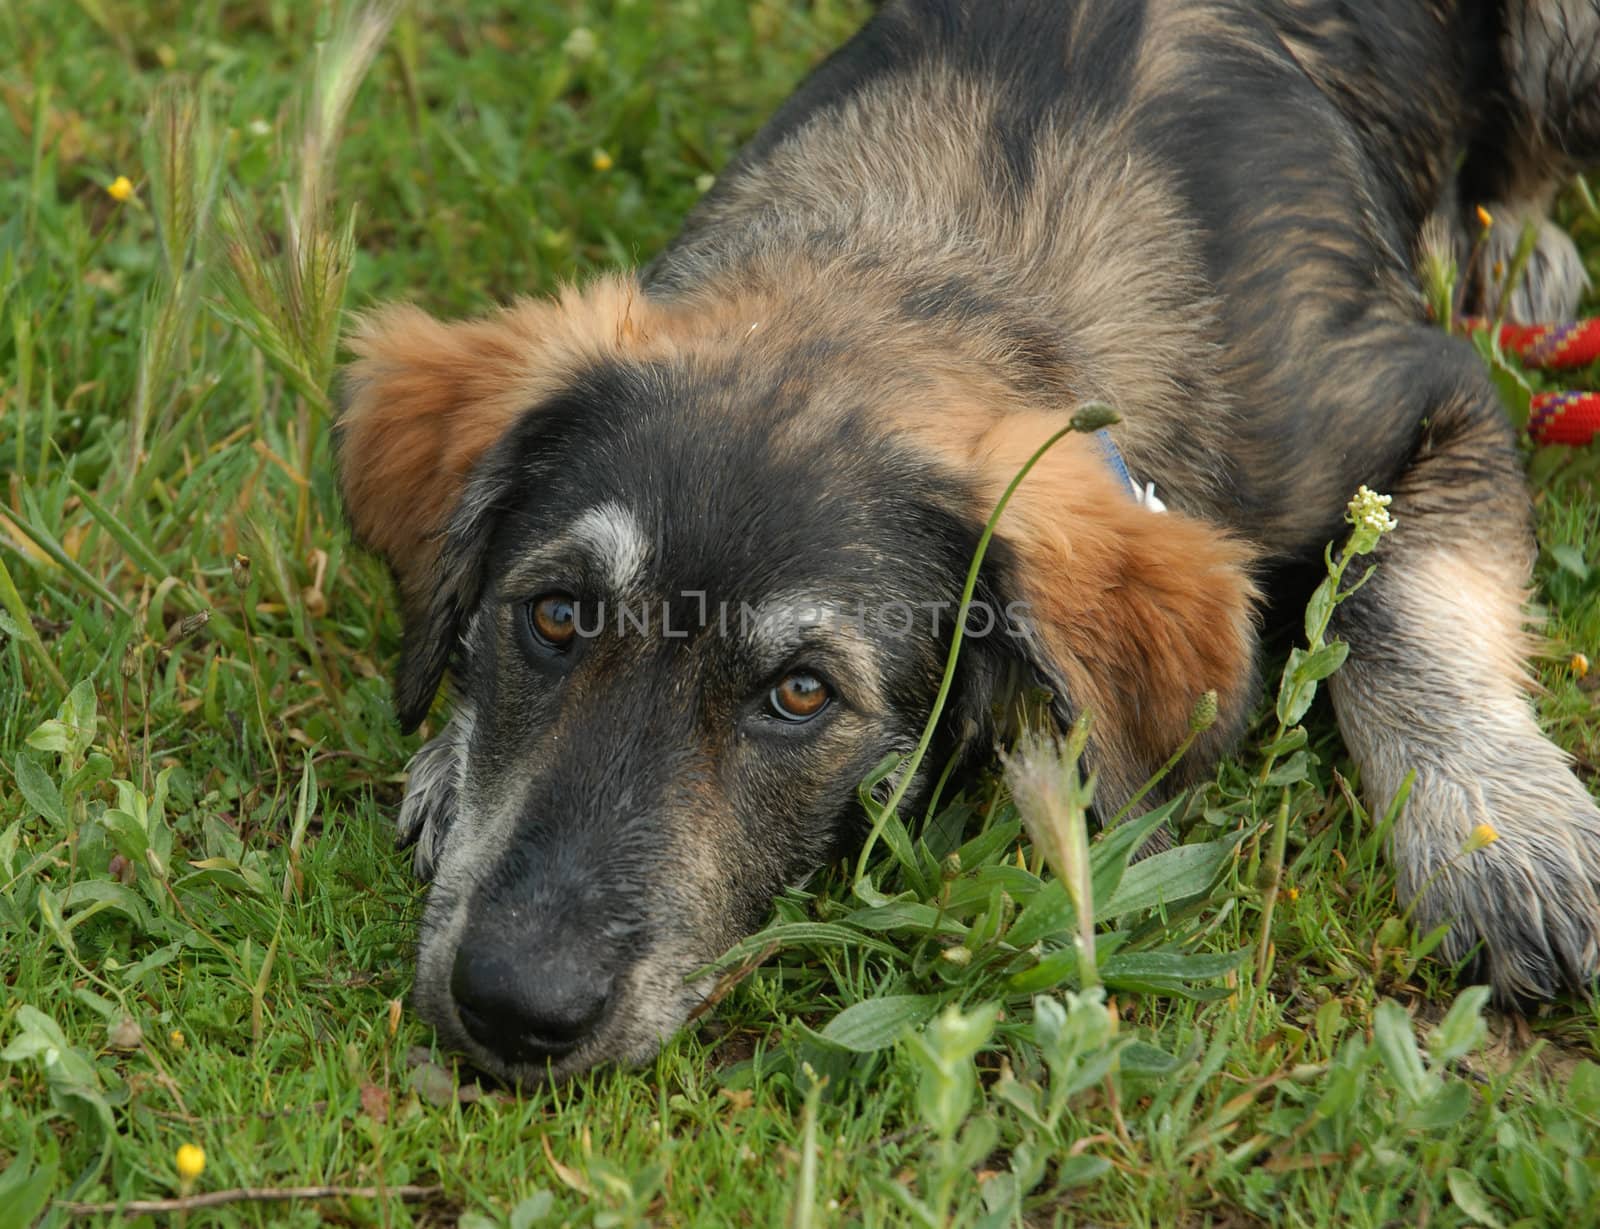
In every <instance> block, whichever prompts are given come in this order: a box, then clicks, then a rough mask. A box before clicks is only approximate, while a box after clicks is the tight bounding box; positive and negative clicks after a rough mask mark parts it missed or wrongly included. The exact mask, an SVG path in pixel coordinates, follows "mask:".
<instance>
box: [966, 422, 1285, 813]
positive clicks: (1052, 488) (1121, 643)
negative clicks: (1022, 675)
mask: <svg viewBox="0 0 1600 1229" xmlns="http://www.w3.org/2000/svg"><path fill="white" fill-rule="evenodd" d="M1029 420H1032V421H1031V422H1030V421H1029ZM1038 425H1039V424H1038V421H1037V420H1035V419H1033V416H1031V415H1021V416H1018V417H1017V418H1015V419H1003V420H1001V423H1000V424H999V425H997V426H996V427H995V428H994V429H993V430H991V431H990V432H989V433H988V434H987V435H986V437H985V440H984V450H983V453H982V455H983V458H984V459H983V472H984V475H985V485H988V486H989V487H990V488H991V490H990V494H992V495H993V496H995V497H996V498H997V497H998V495H999V492H1000V490H1002V489H1003V488H1004V485H1005V484H1006V483H1007V482H1009V481H1010V479H1011V477H1012V476H1014V475H1015V474H1016V472H1017V471H1018V470H1019V469H1021V467H1022V465H1023V463H1024V462H1025V461H1026V460H1027V458H1028V456H1029V455H1031V453H1032V451H1033V449H1034V448H1036V447H1037V446H1038V444H1039V443H1041V442H1042V441H1043V439H1045V438H1048V436H1049V434H1050V432H1049V430H1044V431H1042V432H1041V431H1040V430H1038V429H1036V428H1037V427H1038ZM990 506H991V507H992V503H991V505H990ZM996 536H997V538H998V539H999V540H1000V541H1002V542H1004V543H1005V547H1006V550H1005V552H1004V558H1005V560H1006V562H1005V563H1004V564H1003V566H1004V567H1005V568H1006V570H1007V572H1008V573H1009V574H1008V575H1003V576H1000V577H998V578H997V583H998V585H999V587H1000V588H1001V589H1002V590H1004V591H1005V592H1006V593H1007V594H1008V595H1009V597H1010V598H1011V600H1012V601H1020V602H1021V603H1023V606H1022V607H1020V608H1019V614H1020V615H1021V622H1022V624H1023V633H1024V636H1023V639H1024V643H1025V644H1026V645H1027V653H1028V656H1029V657H1030V659H1031V660H1032V663H1033V665H1034V666H1035V668H1036V669H1037V671H1038V672H1039V673H1040V674H1041V675H1043V676H1044V678H1045V680H1046V681H1047V682H1048V683H1049V685H1050V687H1051V689H1052V690H1053V691H1054V692H1055V693H1056V697H1057V700H1056V707H1057V711H1058V715H1059V716H1060V717H1062V718H1063V719H1066V720H1070V719H1072V718H1073V717H1075V716H1077V715H1078V714H1080V713H1083V712H1088V713H1089V714H1090V722H1091V725H1090V742H1089V755H1090V759H1091V767H1092V768H1093V769H1094V770H1095V771H1096V772H1097V773H1098V777H1099V784H1098V787H1097V804H1098V809H1099V810H1100V811H1101V813H1102V814H1103V815H1109V814H1111V813H1113V812H1114V811H1115V810H1116V809H1117V808H1119V807H1120V806H1121V805H1122V803H1124V802H1125V801H1127V799H1128V798H1129V797H1130V796H1131V795H1132V794H1133V793H1134V792H1135V791H1136V790H1137V789H1138V788H1139V787H1140V786H1141V785H1143V784H1144V782H1145V781H1146V780H1148V779H1149V777H1150V776H1151V775H1152V774H1153V773H1154V772H1155V771H1156V770H1157V769H1158V768H1159V767H1160V766H1161V765H1162V763H1164V762H1165V761H1166V759H1167V758H1168V757H1169V756H1171V754H1172V753H1173V752H1174V751H1176V750H1177V748H1178V746H1179V744H1180V743H1182V741H1183V739H1184V737H1185V736H1186V735H1187V733H1188V724H1189V718H1190V714H1191V713H1192V712H1193V711H1194V707H1195V703H1196V701H1197V700H1198V699H1199V698H1200V697H1201V696H1202V695H1203V694H1204V693H1206V692H1207V691H1215V692H1216V693H1217V697H1218V717H1217V721H1216V723H1215V724H1214V725H1213V726H1212V727H1211V729H1210V731H1209V732H1208V733H1207V734H1205V735H1203V736H1202V737H1201V739H1199V740H1198V741H1197V744H1196V746H1195V748H1194V750H1193V751H1192V752H1191V757H1190V758H1191V761H1192V762H1194V763H1195V764H1198V765H1209V764H1210V762H1211V761H1212V759H1213V758H1214V756H1215V755H1216V754H1218V753H1219V752H1220V751H1221V749H1222V748H1223V747H1224V746H1225V745H1226V744H1227V742H1229V741H1230V740H1232V739H1233V738H1234V737H1236V736H1237V734H1238V732H1239V730H1240V728H1241V727H1242V726H1243V723H1244V720H1245V718H1246V717H1247V715H1248V710H1249V706H1250V705H1251V703H1252V702H1253V700H1254V698H1255V696H1256V692H1257V681H1256V680H1257V673H1256V648H1257V629H1256V603H1257V600H1258V597H1259V593H1258V591H1257V589H1256V587H1255V584H1254V583H1253V581H1252V579H1251V576H1250V565H1251V554H1250V551H1249V550H1248V549H1247V548H1246V547H1245V546H1244V545H1243V544H1242V543H1240V542H1238V541H1237V540H1235V539H1233V538H1231V537H1229V536H1227V535H1226V534H1225V533H1223V532H1222V531H1220V530H1218V529H1217V528H1215V527H1213V526H1210V525H1207V524H1205V523H1203V522H1201V521H1199V520H1196V519H1194V518H1191V517H1187V516H1184V515H1182V514H1181V513H1178V512H1164V513H1158V512H1153V511H1151V510H1149V509H1148V508H1146V507H1144V506H1143V505H1141V504H1140V503H1138V502H1136V501H1135V500H1134V499H1133V498H1132V496H1131V494H1130V492H1129V491H1128V489H1127V487H1126V485H1125V484H1124V483H1123V481H1122V480H1121V478H1120V477H1119V476H1118V475H1116V474H1115V473H1114V472H1113V471H1112V470H1111V468H1110V466H1109V465H1108V463H1107V462H1106V460H1105V458H1104V456H1103V455H1101V453H1100V450H1099V448H1098V446H1097V445H1096V444H1095V443H1094V442H1092V441H1090V440H1087V439H1084V438H1082V437H1078V436H1068V437H1067V438H1066V439H1064V440H1062V441H1060V442H1059V443H1058V444H1056V446H1055V447H1054V449H1053V450H1052V451H1051V452H1050V453H1047V454H1046V455H1045V457H1044V458H1043V459H1042V460H1041V461H1040V462H1039V463H1038V465H1036V466H1035V467H1034V469H1033V470H1032V471H1031V472H1030V473H1029V475H1028V477H1027V478H1025V479H1024V480H1023V482H1022V485H1021V486H1020V487H1019V488H1018V489H1017V492H1016V494H1015V495H1014V496H1013V497H1012V500H1011V502H1010V504H1009V505H1008V506H1007V508H1006V511H1005V513H1004V514H1003V516H1002V517H1001V520H1000V523H999V527H998V529H997V534H996ZM1178 780H1180V781H1181V780H1182V774H1181V773H1180V775H1179V778H1178Z"/></svg>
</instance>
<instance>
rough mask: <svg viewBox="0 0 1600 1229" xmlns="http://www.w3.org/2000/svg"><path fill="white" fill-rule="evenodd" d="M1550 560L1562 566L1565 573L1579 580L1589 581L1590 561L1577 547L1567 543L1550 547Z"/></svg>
mask: <svg viewBox="0 0 1600 1229" xmlns="http://www.w3.org/2000/svg"><path fill="white" fill-rule="evenodd" d="M1548 550H1549V551H1550V558H1552V559H1554V560H1555V561H1556V563H1557V564H1559V565H1560V567H1561V570H1562V571H1563V572H1571V573H1572V575H1574V576H1576V577H1577V578H1578V579H1579V580H1588V579H1589V561H1588V560H1587V559H1585V558H1584V557H1583V551H1582V550H1581V549H1580V548H1578V547H1576V546H1569V545H1567V544H1565V543H1563V544H1561V545H1559V546H1552V547H1549V548H1548Z"/></svg>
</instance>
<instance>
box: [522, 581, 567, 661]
mask: <svg viewBox="0 0 1600 1229" xmlns="http://www.w3.org/2000/svg"><path fill="white" fill-rule="evenodd" d="M528 626H529V627H530V628H531V629H532V631H533V638H534V639H535V640H537V641H538V642H539V643H540V644H542V645H544V646H545V647H546V648H550V649H564V648H566V647H567V646H568V645H569V644H571V643H572V638H573V637H574V636H576V635H577V634H578V616H577V614H576V612H575V611H574V610H573V608H572V598H571V597H569V596H568V595H567V594H565V593H546V594H545V595H544V596H543V597H537V598H534V600H533V601H532V602H531V603H530V604H529V606H528Z"/></svg>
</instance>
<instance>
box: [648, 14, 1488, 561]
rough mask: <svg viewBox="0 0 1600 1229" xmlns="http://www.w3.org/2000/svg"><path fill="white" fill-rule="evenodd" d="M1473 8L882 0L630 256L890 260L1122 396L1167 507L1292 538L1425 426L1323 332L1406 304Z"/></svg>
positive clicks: (1388, 319) (922, 316)
mask: <svg viewBox="0 0 1600 1229" xmlns="http://www.w3.org/2000/svg"><path fill="white" fill-rule="evenodd" d="M1486 14H1487V6H1483V5H1477V6H1459V5H1455V4H1444V3H1439V4H1420V3H1416V2H1415V0H1404V2H1396V0H1379V2H1374V3H1363V4H1360V5H1352V4H1348V3H1339V2H1337V0H1303V2H1299V0H1273V2H1272V3H1268V4H1265V5H1262V4H1246V3H1239V2H1233V3H1228V2H1223V3H1217V2H1211V0H1152V2H1146V0H1126V2H1120V0H1119V2H1118V3H1095V2H1090V0H1077V2H1072V0H1069V2H1066V3H1060V2H1056V0H1049V2H1028V0H1024V2H1021V3H1007V4H991V3H983V4H973V3H963V2H961V0H899V2H896V3H891V4H889V5H886V6H885V7H884V8H883V9H882V10H881V11H880V12H879V13H878V14H877V16H876V17H875V18H874V19H873V20H872V21H871V22H870V23H869V24H868V25H867V26H866V28H865V29H863V30H862V31H861V33H860V34H859V35H858V36H857V37H856V38H855V39H854V40H853V41H852V42H851V43H850V44H848V45H847V46H846V47H845V48H843V49H841V50H840V51H839V52H837V53H836V54H835V55H834V56H832V57H831V58H830V59H829V60H828V61H826V62H825V63H824V64H823V65H822V66H821V67H820V68H819V69H818V70H817V71H816V72H815V74H814V75H813V76H812V77H811V78H810V79H809V80H808V81H807V82H806V83H805V85H803V86H802V87H801V89H800V90H799V91H798V92H797V93H796V94H795V95H794V96H793V97H792V98H791V99H790V100H789V102H788V103H786V104H785V105H784V107H782V108H781V109H780V110H779V111H778V113H777V114H776V115H775V116H774V117H773V119H772V120H771V121H770V123H769V124H768V125H767V126H766V127H765V128H764V129H763V130H762V131H761V132H760V133H759V134H758V135H757V136H756V138H755V139H754V140H753V141H752V142H751V143H750V144H749V145H748V146H747V147H746V148H745V150H744V151H743V152H742V153H741V154H740V156H739V157H738V158H737V159H736V160H735V162H734V163H733V165H732V166H731V167H730V168H729V169H728V171H727V172H726V173H725V174H724V175H723V176H722V178H721V179H720V180H719V181H718V183H717V185H716V186H715V187H714V188H713V190H712V191H711V193H709V194H708V196H707V197H706V199H705V200H704V201H703V202H702V203H701V205H700V207H699V208H698V209H697V210H696V211H695V213H694V214H693V215H691V217H690V219H689V221H688V223H687V224H686V226H685V228H684V230H683V232H682V234H681V235H680V236H679V238H678V239H677V240H676V241H675V242H674V243H673V245H672V246H671V247H670V248H669V249H668V250H667V251H666V252H665V253H664V254H663V255H662V256H661V257H660V258H658V259H657V261H656V262H655V263H654V265H653V266H652V267H651V269H650V270H649V271H648V273H647V276H646V285H647V286H648V287H649V289H650V290H651V291H652V293H655V294H659V295H663V296H666V295H673V294H687V293H692V292H694V291H696V290H700V289H702V288H704V287H707V286H709V285H711V284H713V283H716V282H719V281H723V280H725V279H731V280H735V281H738V282H740V283H741V284H748V283H749V282H750V281H751V280H752V279H757V280H761V279H765V280H769V281H772V282H774V283H779V284H783V285H785V286H787V287H790V288H791V289H792V288H794V287H796V286H802V285H805V284H807V283H814V291H813V292H814V293H815V294H817V295H819V296H833V295H840V296H845V297H856V296H859V294H860V293H861V286H862V284H863V283H867V284H871V285H873V286H874V287H875V288H882V290H883V292H884V293H885V294H892V295H893V296H896V297H897V298H898V300H899V305H900V308H901V309H902V310H903V311H904V313H905V314H906V315H907V316H909V317H912V318H915V319H917V320H918V321H923V322H925V321H928V320H935V321H938V322H942V323H944V324H946V325H947V326H948V327H949V328H950V329H951V330H952V331H953V332H959V333H961V334H963V335H964V336H965V337H966V338H967V339H968V341H969V343H970V340H971V338H973V337H974V336H983V335H988V336H989V337H990V338H991V342H990V349H991V350H992V351H993V353H995V354H996V355H998V356H999V358H1000V359H1001V360H1002V361H1003V365H1004V366H1006V367H1007V369H1008V370H1009V372H1010V378H1011V379H1012V380H1013V381H1014V382H1015V383H1017V384H1018V385H1019V386H1026V387H1033V388H1039V387H1046V388H1048V387H1056V388H1059V389H1061V390H1062V391H1063V393H1066V392H1068V391H1069V390H1070V393H1071V395H1073V396H1076V397H1080V398H1081V397H1085V396H1100V397H1104V398H1106V399H1108V400H1114V401H1115V403H1116V405H1117V407H1118V409H1119V411H1120V412H1121V414H1122V415H1123V418H1124V424H1123V426H1122V427H1121V428H1119V439H1120V442H1121V443H1122V445H1123V447H1124V448H1125V449H1126V451H1127V452H1128V454H1129V456H1130V459H1131V462H1132V463H1133V464H1134V465H1135V468H1137V469H1138V470H1139V471H1140V472H1142V473H1147V474H1150V475H1152V476H1155V477H1157V478H1159V479H1160V480H1161V481H1162V483H1163V484H1164V485H1165V486H1166V487H1168V488H1170V489H1171V490H1172V491H1173V493H1174V498H1175V499H1176V500H1177V501H1178V503H1179V506H1182V507H1187V508H1189V509H1191V510H1194V511H1199V512H1203V513H1204V514H1206V515H1208V516H1211V517H1217V518H1221V519H1223V520H1225V521H1227V522H1229V523H1232V524H1235V525H1239V526H1248V527H1249V528H1250V530H1251V532H1252V533H1253V534H1258V535H1263V536H1265V537H1266V539H1267V545H1268V546H1269V549H1271V550H1273V551H1275V552H1281V553H1282V554H1284V555H1286V556H1288V555H1293V554H1296V553H1301V552H1304V551H1306V550H1307V549H1313V548H1315V547H1316V546H1318V545H1319V544H1320V543H1321V542H1323V541H1325V540H1327V538H1328V537H1330V536H1332V534H1333V533H1334V532H1335V530H1336V528H1337V524H1338V518H1339V516H1340V515H1341V514H1342V510H1343V505H1344V500H1345V499H1346V498H1347V496H1348V493H1349V491H1350V490H1351V489H1353V487H1354V485H1355V484H1356V482H1358V481H1361V480H1374V481H1377V482H1382V483H1385V484H1387V483H1388V482H1389V481H1390V480H1392V478H1393V476H1394V474H1395V473H1396V472H1397V471H1398V470H1399V468H1400V466H1401V465H1402V464H1403V462H1404V459H1405V456H1406V454H1407V452H1408V450H1409V448H1410V447H1411V446H1412V444H1413V443H1414V438H1415V436H1414V430H1413V428H1414V424H1408V423H1404V422H1395V421H1392V420H1390V421H1385V420H1384V419H1383V418H1382V417H1381V416H1378V417H1374V416H1371V415H1363V416H1362V417H1361V419H1360V420H1359V421H1351V420H1350V418H1349V416H1348V415H1344V414H1341V413H1339V412H1338V411H1339V408H1340V406H1342V405H1343V404H1346V403H1347V402H1346V400H1345V397H1346V394H1347V392H1348V390H1347V389H1344V388H1340V389H1338V390H1337V393H1338V396H1339V399H1340V400H1339V403H1338V404H1333V403H1331V402H1330V400H1329V396H1328V394H1329V392H1330V391H1331V390H1330V389H1329V387H1328V386H1329V384H1330V383H1331V382H1333V381H1336V380H1341V381H1342V380H1345V379H1347V378H1348V376H1347V373H1346V371H1345V368H1346V367H1347V366H1348V364H1347V363H1346V362H1345V361H1344V358H1343V356H1340V357H1339V359H1338V362H1337V365H1335V366H1330V365H1329V364H1328V363H1326V362H1324V361H1323V355H1324V351H1325V349H1326V347H1327V345H1328V343H1329V339H1330V333H1331V332H1333V331H1338V332H1340V333H1341V337H1340V339H1339V344H1340V346H1341V347H1343V348H1348V347H1349V346H1350V345H1352V344H1359V339H1353V338H1351V337H1350V336H1349V334H1348V331H1347V327H1346V326H1347V325H1348V323H1349V321H1350V320H1351V319H1352V318H1353V317H1357V316H1361V315H1368V316H1372V317H1374V323H1379V322H1380V320H1379V318H1382V321H1381V322H1382V323H1392V322H1393V321H1394V320H1397V319H1414V318H1416V317H1417V316H1418V314H1419V312H1420V296H1419V294H1418V291H1417V285H1416V279H1415V275H1414V273H1413V267H1414V263H1415V256H1416V244H1417V239H1418V231H1419V229H1420V227H1421V225H1422V222H1423V220H1424V218H1425V217H1426V216H1427V215H1428V214H1429V213H1430V212H1431V211H1432V210H1434V209H1435V207H1436V206H1437V205H1438V204H1439V202H1440V199H1441V197H1442V195H1443V192H1444V186H1445V183H1446V177H1447V174H1448V172H1449V170H1450V167H1451V166H1452V164H1453V161H1454V159H1455V153H1454V151H1456V150H1459V149H1462V148H1464V147H1465V145H1466V143H1467V141H1468V139H1469V136H1470V132H1471V127H1472V125H1473V124H1474V123H1475V122H1476V119H1475V116H1474V114H1473V113H1472V109H1471V108H1470V107H1469V105H1468V104H1467V102H1466V101H1464V100H1468V99H1470V98H1471V96H1472V94H1473V90H1472V89H1471V88H1470V86H1471V82H1472V81H1473V80H1474V79H1475V77H1481V76H1483V75H1485V74H1486V71H1487V70H1486V69H1485V68H1484V67H1483V65H1482V63H1481V62H1482V61H1486V60H1487V59H1488V57H1489V55H1490V53H1491V52H1492V50H1493V38H1492V31H1491V29H1490V22H1489V21H1488V18H1487V16H1486ZM1385 344H1387V339H1386V340H1385ZM1385 393H1386V390H1384V389H1381V388H1374V389H1373V390H1372V393H1371V396H1372V399H1373V400H1375V401H1376V400H1382V399H1383V398H1384V397H1385ZM1180 424H1181V426H1180ZM1341 455H1350V456H1353V457H1359V458H1360V473H1359V475H1357V474H1356V473H1355V472H1354V471H1353V470H1352V469H1351V468H1350V467H1346V466H1340V465H1337V464H1333V465H1330V464H1328V463H1327V459H1328V458H1329V457H1330V456H1332V457H1338V456H1341ZM1313 456H1315V457H1317V458H1319V460H1318V462H1317V464H1316V466H1315V467H1310V466H1308V467H1306V468H1305V469H1303V470H1302V471H1300V472H1296V473H1293V474H1286V473H1285V467H1286V466H1289V467H1292V466H1294V465H1295V464H1296V462H1297V459H1298V458H1310V457H1313ZM1286 477H1287V478H1289V479H1290V481H1288V482H1286V481H1285V479H1286ZM1291 489H1292V490H1293V492H1294V493H1293V495H1292V496H1289V495H1288V494H1287V492H1288V491H1290V490H1291Z"/></svg>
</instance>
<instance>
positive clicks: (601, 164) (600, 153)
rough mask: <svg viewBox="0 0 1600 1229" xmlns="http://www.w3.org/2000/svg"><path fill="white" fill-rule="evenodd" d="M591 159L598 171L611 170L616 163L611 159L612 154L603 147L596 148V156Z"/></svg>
mask: <svg viewBox="0 0 1600 1229" xmlns="http://www.w3.org/2000/svg"><path fill="white" fill-rule="evenodd" d="M590 161H592V162H593V164H594V169H595V170H597V171H609V170H610V169H611V168H612V166H613V165H615V164H614V163H613V162H612V161H611V155H610V154H608V153H606V151H605V150H603V149H597V150H595V151H594V157H593V158H592V159H591V160H590Z"/></svg>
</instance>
